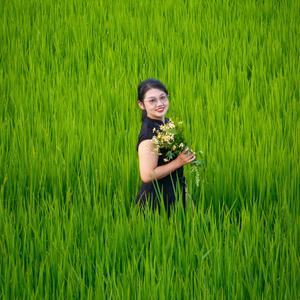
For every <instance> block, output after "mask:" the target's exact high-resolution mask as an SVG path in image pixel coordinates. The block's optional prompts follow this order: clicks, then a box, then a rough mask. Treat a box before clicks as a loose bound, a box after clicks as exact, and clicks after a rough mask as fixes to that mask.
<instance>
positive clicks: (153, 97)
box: [139, 88, 169, 120]
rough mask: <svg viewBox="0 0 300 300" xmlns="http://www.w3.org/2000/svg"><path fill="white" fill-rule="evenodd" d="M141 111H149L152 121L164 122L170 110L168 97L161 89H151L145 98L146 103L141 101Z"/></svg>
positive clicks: (148, 114)
mask: <svg viewBox="0 0 300 300" xmlns="http://www.w3.org/2000/svg"><path fill="white" fill-rule="evenodd" d="M139 106H140V108H141V109H145V110H146V111H147V116H148V117H149V118H150V119H155V120H164V118H165V115H166V113H167V111H168V108H169V99H168V95H167V94H166V93H165V92H164V91H162V90H159V89H154V88H153V89H150V90H149V91H148V92H146V94H145V96H144V101H143V102H141V101H139Z"/></svg>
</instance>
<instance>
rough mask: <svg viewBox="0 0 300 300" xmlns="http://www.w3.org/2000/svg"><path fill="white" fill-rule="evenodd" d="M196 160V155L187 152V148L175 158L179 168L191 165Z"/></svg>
mask: <svg viewBox="0 0 300 300" xmlns="http://www.w3.org/2000/svg"><path fill="white" fill-rule="evenodd" d="M195 159H196V155H195V154H194V153H193V152H191V151H190V150H189V148H185V149H184V150H183V151H182V152H181V153H180V154H179V155H178V156H177V158H176V160H177V162H178V164H179V165H180V167H182V166H184V165H186V164H189V163H191V162H192V161H194V160H195Z"/></svg>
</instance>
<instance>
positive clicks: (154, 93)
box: [145, 89, 166, 98]
mask: <svg viewBox="0 0 300 300" xmlns="http://www.w3.org/2000/svg"><path fill="white" fill-rule="evenodd" d="M165 94H166V93H165V92H164V91H162V90H159V89H150V90H149V91H147V92H146V94H145V98H150V97H159V96H161V95H165Z"/></svg>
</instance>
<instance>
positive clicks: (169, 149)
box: [152, 119, 205, 187]
mask: <svg viewBox="0 0 300 300" xmlns="http://www.w3.org/2000/svg"><path fill="white" fill-rule="evenodd" d="M153 133H154V136H153V138H152V141H153V144H154V147H155V151H156V153H158V155H162V152H161V151H162V150H165V151H164V152H166V154H165V157H164V161H165V162H168V161H170V160H172V159H173V158H176V157H177V156H178V155H179V154H180V153H181V152H182V151H183V150H184V149H188V151H190V152H191V153H193V154H194V155H195V154H196V152H194V151H193V150H192V149H190V148H189V147H187V144H186V142H185V139H184V136H183V122H182V121H180V122H173V121H172V120H171V119H170V120H169V122H168V123H166V124H164V125H160V127H159V129H156V128H153ZM197 156H198V157H199V158H198V159H197V160H194V161H193V162H191V172H192V173H193V174H195V182H196V186H197V187H198V186H199V183H200V181H201V174H202V173H203V172H204V167H205V164H204V157H203V152H202V151H199V152H198V153H197Z"/></svg>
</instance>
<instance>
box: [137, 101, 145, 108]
mask: <svg viewBox="0 0 300 300" xmlns="http://www.w3.org/2000/svg"><path fill="white" fill-rule="evenodd" d="M138 105H139V107H140V109H142V110H145V105H144V103H143V102H142V101H140V100H138Z"/></svg>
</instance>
